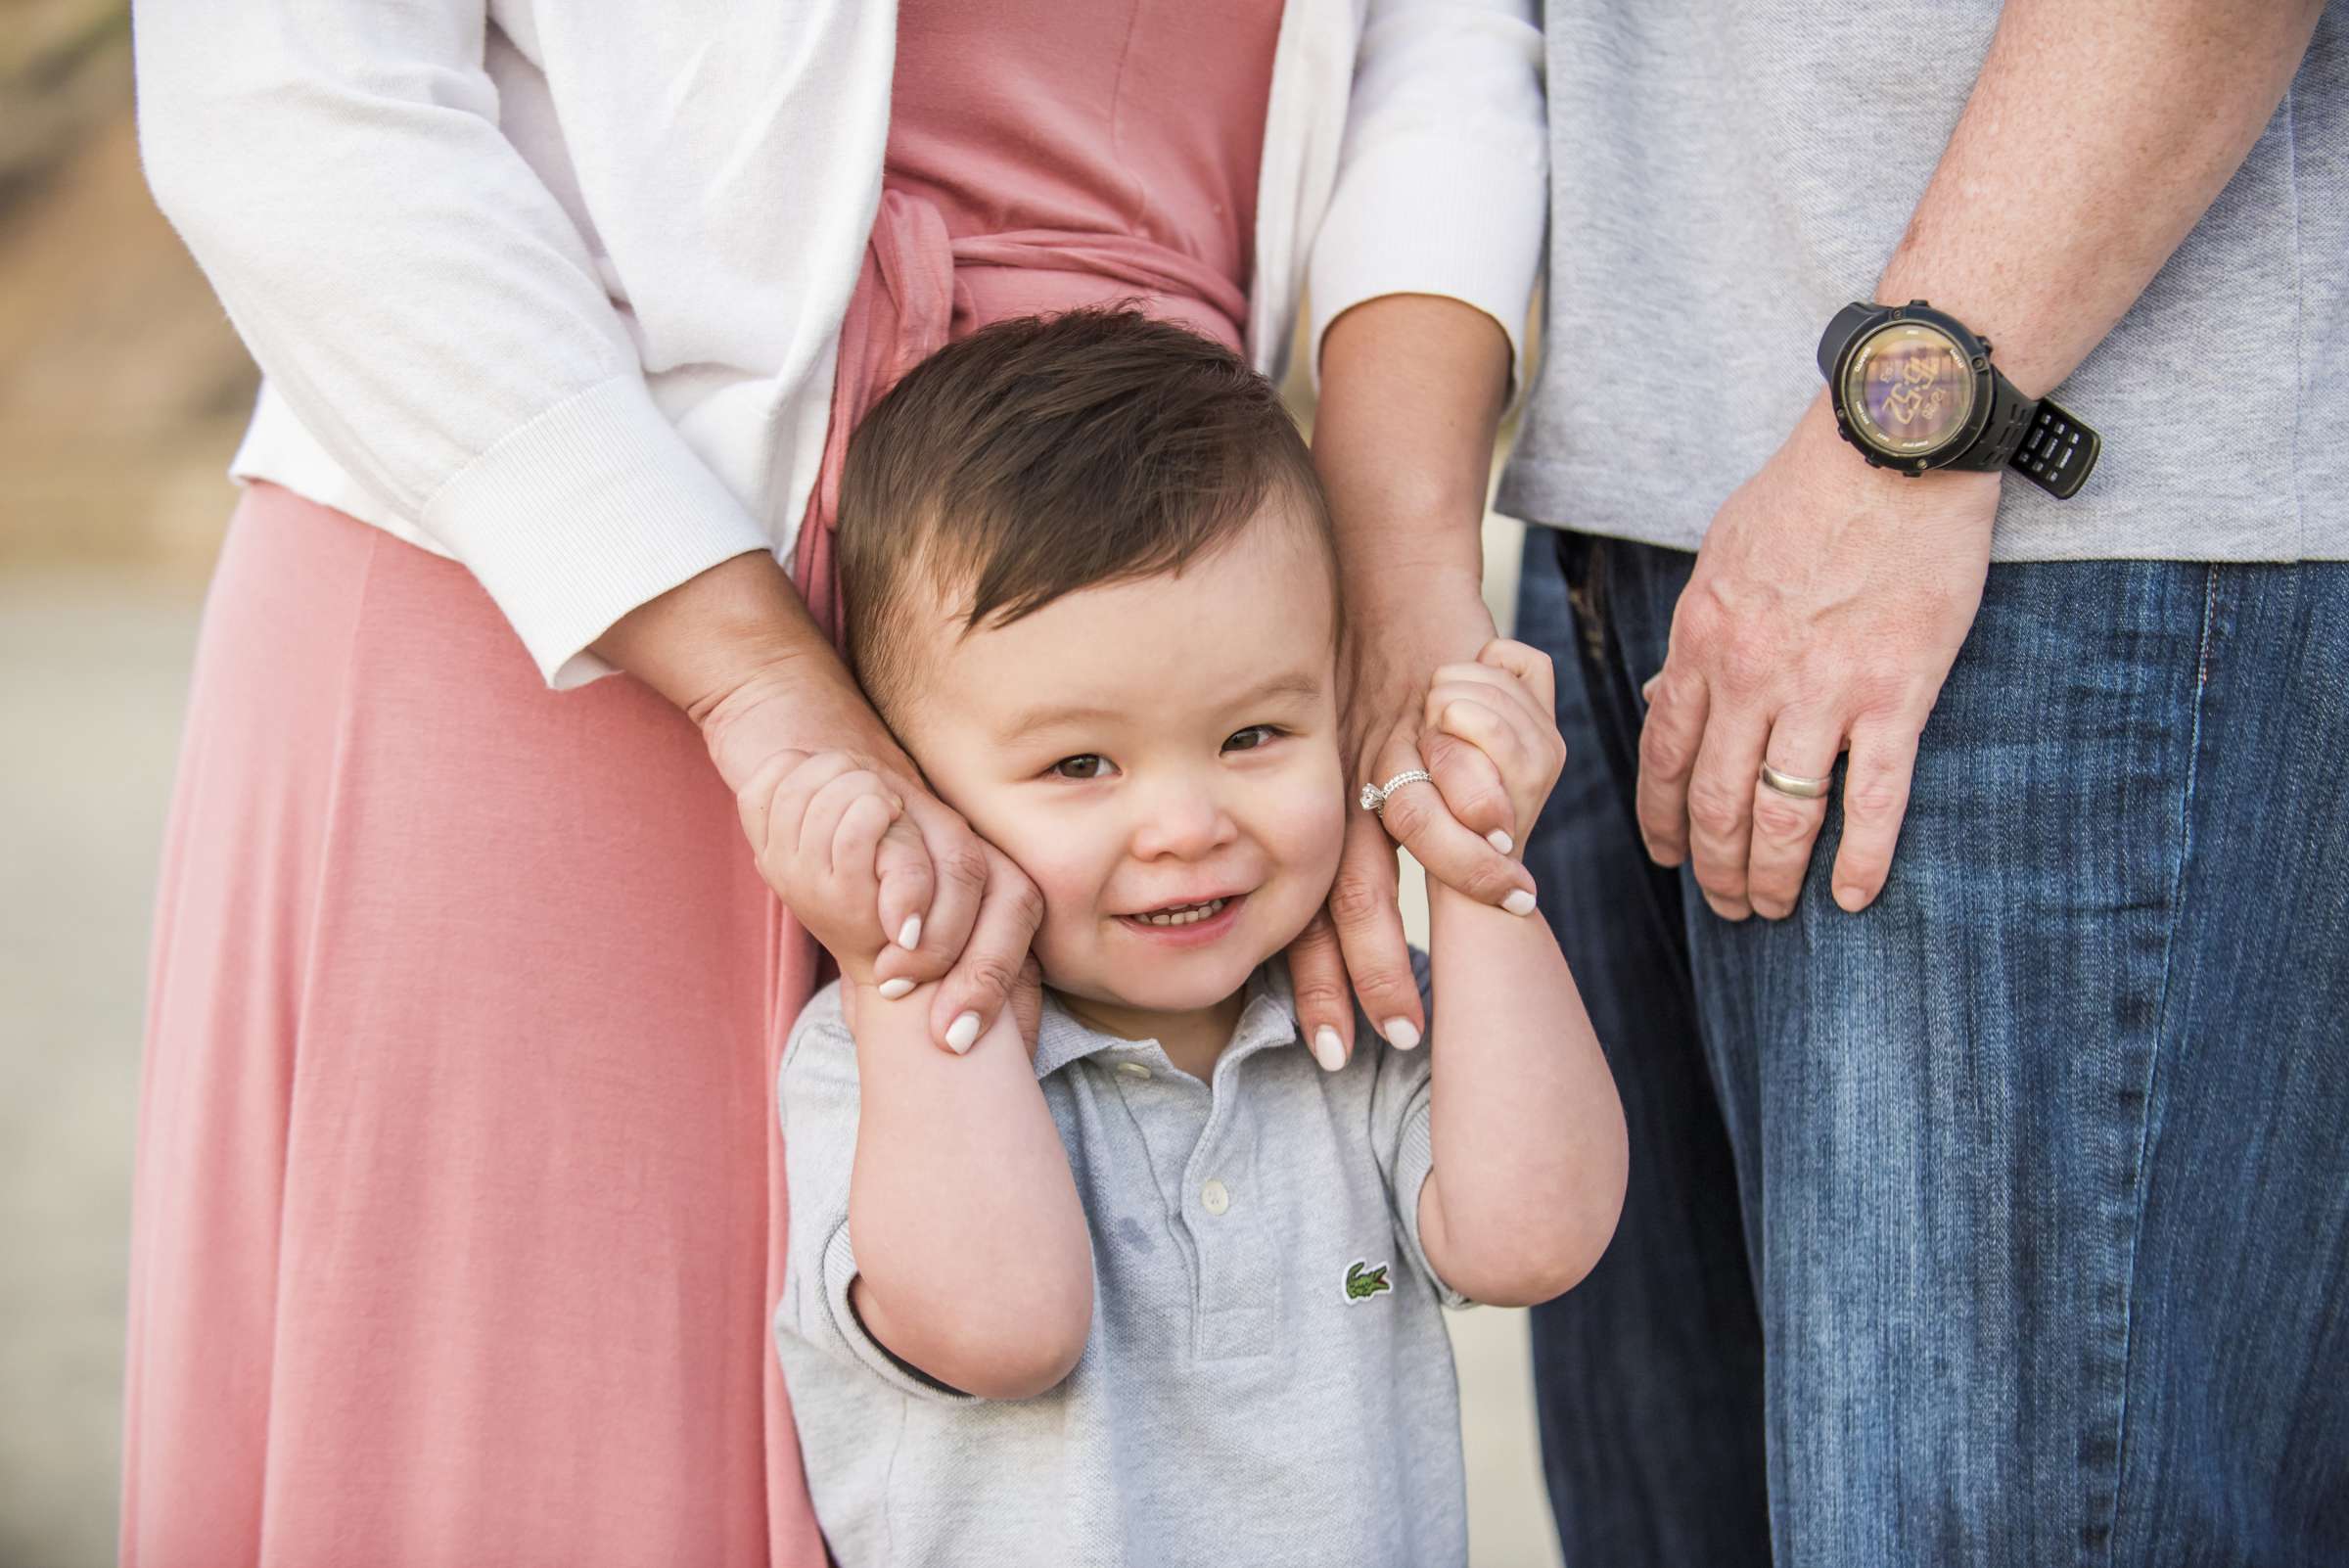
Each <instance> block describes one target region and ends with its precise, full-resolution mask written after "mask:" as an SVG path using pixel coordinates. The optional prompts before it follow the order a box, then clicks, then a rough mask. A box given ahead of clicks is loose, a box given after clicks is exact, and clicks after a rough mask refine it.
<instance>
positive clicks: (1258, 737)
mask: <svg viewBox="0 0 2349 1568" xmlns="http://www.w3.org/2000/svg"><path fill="white" fill-rule="evenodd" d="M1279 734H1280V731H1279V730H1278V729H1275V728H1274V727H1273V726H1272V725H1270V724H1251V725H1249V726H1248V727H1247V728H1246V729H1242V730H1235V731H1233V732H1232V734H1231V735H1230V737H1229V738H1228V739H1226V740H1225V741H1224V742H1223V749H1224V750H1225V751H1227V752H1253V751H1255V750H1256V749H1257V748H1258V747H1259V746H1263V745H1265V744H1266V743H1267V742H1269V741H1270V740H1272V739H1273V738H1274V737H1275V736H1277V735H1279Z"/></svg>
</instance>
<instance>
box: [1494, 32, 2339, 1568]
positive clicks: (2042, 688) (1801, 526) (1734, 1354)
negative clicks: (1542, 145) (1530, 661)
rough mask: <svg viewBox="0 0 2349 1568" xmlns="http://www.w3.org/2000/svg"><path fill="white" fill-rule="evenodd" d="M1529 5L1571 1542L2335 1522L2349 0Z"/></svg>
mask: <svg viewBox="0 0 2349 1568" xmlns="http://www.w3.org/2000/svg"><path fill="white" fill-rule="evenodd" d="M1548 28H1549V37H1548V46H1547V47H1548V69H1549V94H1550V115H1551V140H1552V175H1551V178H1552V193H1553V208H1552V213H1553V216H1552V225H1551V236H1552V238H1551V255H1550V263H1549V265H1550V273H1549V295H1548V304H1547V310H1548V320H1547V333H1546V345H1547V349H1548V353H1547V355H1546V360H1547V362H1546V364H1545V366H1544V368H1543V372H1542V378H1541V380H1540V382H1539V383H1538V384H1537V386H1536V388H1535V390H1534V392H1533V397H1532V401H1531V403H1530V405H1529V409H1528V413H1527V416H1526V422H1525V432H1524V435H1523V437H1522V438H1521V441H1520V444H1519V447H1518V450H1517V453H1516V455H1515V457H1514V459H1513V461H1512V463H1511V465H1510V467H1509V469H1508V471H1507V473H1506V475H1505V477H1504V479H1503V482H1502V486H1501V496H1500V502H1499V504H1500V506H1501V508H1502V510H1504V511H1508V512H1511V513H1513V514H1515V515H1518V516H1522V517H1526V518H1529V519H1532V520H1534V521H1536V522H1538V523H1544V524H1549V525H1552V526H1554V528H1556V529H1562V530H1573V531H1551V530H1542V529H1537V530H1533V535H1532V537H1531V539H1530V540H1529V543H1528V546H1527V559H1528V568H1529V570H1528V578H1527V588H1526V595H1527V599H1526V606H1525V613H1524V616H1523V618H1522V619H1521V622H1520V625H1519V634H1520V635H1521V636H1525V637H1527V638H1529V640H1536V641H1542V640H1544V639H1545V638H1546V640H1547V642H1548V645H1549V646H1551V647H1552V649H1553V651H1554V653H1555V655H1556V657H1557V659H1558V663H1559V693H1560V695H1559V702H1560V720H1561V726H1562V728H1563V729H1564V732H1565V734H1566V736H1567V740H1568V743H1569V746H1570V747H1571V748H1573V750H1574V756H1573V757H1572V759H1571V760H1570V761H1569V763H1568V771H1567V776H1566V778H1565V779H1564V780H1563V781H1561V784H1560V786H1559V788H1558V790H1557V792H1556V794H1555V795H1554V796H1553V797H1552V800H1551V806H1550V809H1549V812H1548V814H1547V815H1546V816H1545V818H1544V820H1543V824H1542V825H1541V828H1540V830H1539V831H1538V833H1537V842H1536V844H1535V846H1534V848H1533V850H1532V852H1531V853H1530V855H1529V863H1530V864H1531V865H1532V866H1533V868H1534V870H1535V872H1536V874H1537V877H1538V879H1539V881H1540V885H1541V902H1542V907H1543V909H1544V910H1545V911H1547V912H1548V914H1549V916H1550V918H1551V919H1552V920H1553V921H1554V922H1555V923H1556V925H1557V929H1558V932H1559V936H1560V938H1561V940H1562V942H1563V943H1564V945H1565V948H1566V951H1567V954H1568V956H1569V958H1570V959H1571V960H1572V962H1573V964H1574V966H1575V970H1576V973H1577V974H1578V975H1579V976H1580V977H1581V978H1582V981H1583V984H1584V986H1585V988H1586V991H1587V993H1588V995H1589V1001H1590V1005H1591V1008H1592V1011H1593V1014H1594V1016H1595V1018H1596V1020H1597V1023H1598V1029H1599V1035H1600V1038H1602V1039H1603V1040H1605V1041H1606V1042H1607V1043H1608V1046H1609V1050H1610V1055H1611V1057H1612V1060H1613V1065H1614V1067H1615V1071H1616V1075H1617V1078H1618V1080H1619V1082H1620V1083H1621V1084H1622V1086H1623V1096H1624V1101H1625V1105H1626V1110H1627V1113H1628V1114H1629V1116H1630V1118H1631V1130H1632V1137H1633V1148H1634V1152H1633V1175H1632V1191H1631V1195H1630V1199H1629V1201H1628V1203H1627V1206H1626V1209H1625V1214H1624V1219H1623V1222H1622V1226H1621V1229H1620V1231H1619V1234H1618V1238H1617V1241H1616V1244H1615V1248H1614V1250H1613V1252H1612V1253H1611V1254H1610V1255H1609V1256H1608V1258H1607V1259H1606V1260H1605V1261H1604V1262H1602V1263H1601V1265H1600V1266H1599V1268H1598V1269H1597V1271H1596V1272H1595V1273H1594V1274H1593V1275H1592V1276H1591V1278H1590V1280H1589V1282H1588V1283H1587V1284H1586V1285H1585V1287H1584V1288H1582V1289H1579V1290H1577V1291H1576V1292H1575V1293H1574V1294H1573V1295H1572V1296H1571V1297H1570V1298H1568V1299H1566V1300H1564V1301H1562V1302H1560V1303H1557V1304H1554V1305H1552V1306H1551V1307H1549V1308H1546V1309H1543V1310H1542V1311H1541V1312H1540V1313H1539V1314H1537V1317H1536V1325H1535V1358H1536V1368H1537V1373H1538V1376H1539V1379H1540V1383H1541V1399H1542V1417H1543V1444H1544V1450H1545V1454H1546V1464H1547V1468H1548V1474H1549V1483H1550V1489H1551V1498H1552V1502H1553V1504H1554V1506H1555V1508H1556V1511H1557V1515H1558V1522H1559V1528H1560V1532H1561V1535H1562V1538H1563V1541H1564V1544H1565V1547H1566V1556H1567V1559H1568V1560H1569V1561H1570V1562H1573V1563H1577V1564H1587V1563H1610V1564H1619V1563H1671V1564H1681V1563H1689V1564H1695V1563H1702V1564H1707V1565H1720V1564H1731V1563H1740V1562H1767V1561H1771V1560H1773V1555H1774V1560H1775V1561H1777V1562H1779V1563H1783V1564H1803V1565H1805V1568H1813V1565H1821V1564H1830V1565H1837V1564H1852V1565H1862V1564H1865V1565H1870V1568H1873V1565H1879V1564H1894V1563H1900V1564H1910V1563H1935V1564H1940V1563H1985V1564H1993V1563H1995V1564H2025V1563H2029V1564H2043V1563H2055V1562H2075V1561H2077V1562H2096V1563H2110V1562H2119V1563H2145V1564H2152V1563H2162V1564H2170V1563H2182V1562H2192V1563H2238V1562H2241V1563H2247V1562H2252V1561H2258V1562H2261V1563H2280V1562H2318V1561H2326V1562H2337V1561H2343V1560H2349V1396H2344V1395H2343V1393H2342V1392H2341V1390H2342V1389H2343V1387H2344V1383H2343V1379H2342V1376H2341V1373H2340V1368H2341V1367H2342V1366H2343V1365H2344V1364H2349V1152H2344V1139H2343V1129H2344V1127H2345V1126H2349V766H2345V765H2344V763H2349V564H2343V563H2344V562H2349V314H2345V307H2349V4H2344V3H2334V4H2332V5H2329V6H2326V5H2325V4H2323V3H2321V0H2111V3H2106V4H2100V5H2094V6H2089V5H2082V4H2080V3H2078V0H2007V3H2006V4H2005V5H2004V7H2001V6H1999V5H1996V4H1992V3H1991V0H1870V3H1868V4H1865V5H1862V4H1858V3H1855V0H1813V3H1810V4H1802V5H1796V4H1785V3H1770V4H1763V5H1755V4H1751V3H1747V4H1731V3H1729V0H1676V3H1670V4H1659V3H1655V0H1581V3H1568V0H1557V3H1553V4H1552V5H1551V6H1550V7H1549V16H1548ZM1911 301H1926V302H1928V303H1927V304H1926V305H1923V306H1918V307H1911ZM1855 302H1857V306H1858V307H1857V308H1851V309H1847V308H1846V307H1847V306H1853V305H1854V304H1855ZM1822 340H1823V341H1822ZM1822 371H1823V372H1824V378H1823V379H1822ZM2050 392H2054V393H2057V401H2056V402H2054V403H2050V404H2047V405H2044V406H2043V405H2041V404H2040V403H2039V402H2038V400H2039V399H2043V398H2046V397H2048V395H2049V394H2050ZM1847 433H1848V435H1847ZM2099 438H2100V440H2099ZM2018 454H2019V455H2018ZM2018 464H2019V465H2020V466H2019V467H2018V466H2017V465H2018ZM2083 475H2085V476H2086V479H2085V483H2082V476H2083ZM2059 496H2063V497H2065V498H2058V497H2059ZM1689 551H1694V554H1693V555H1691V554H1689V553H1687V552H1689ZM1553 557H1554V558H1555V559H1556V560H1557V561H1559V562H1562V565H1563V568H1564V577H1565V588H1566V589H1570V590H1571V596H1572V609H1571V613H1570V614H1569V613H1568V612H1567V610H1566V604H1565V601H1566V598H1567V592H1566V591H1563V590H1562V589H1561V588H1560V585H1559V576H1558V573H1557V570H1556V568H1555V567H1553V566H1552V565H1551V561H1552V559H1553ZM1545 569H1546V570H1545Z"/></svg>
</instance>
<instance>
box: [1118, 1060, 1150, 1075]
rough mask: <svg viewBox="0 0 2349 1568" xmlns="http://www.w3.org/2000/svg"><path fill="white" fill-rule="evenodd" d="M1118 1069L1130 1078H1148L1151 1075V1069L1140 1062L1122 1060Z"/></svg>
mask: <svg viewBox="0 0 2349 1568" xmlns="http://www.w3.org/2000/svg"><path fill="white" fill-rule="evenodd" d="M1118 1071H1119V1072H1121V1073H1123V1074H1125V1075H1126V1076H1127V1077H1128V1078H1148V1077H1149V1076H1150V1069H1149V1068H1148V1067H1147V1066H1145V1065H1143V1064H1142V1063H1140V1062H1120V1063H1119V1064H1118Z"/></svg>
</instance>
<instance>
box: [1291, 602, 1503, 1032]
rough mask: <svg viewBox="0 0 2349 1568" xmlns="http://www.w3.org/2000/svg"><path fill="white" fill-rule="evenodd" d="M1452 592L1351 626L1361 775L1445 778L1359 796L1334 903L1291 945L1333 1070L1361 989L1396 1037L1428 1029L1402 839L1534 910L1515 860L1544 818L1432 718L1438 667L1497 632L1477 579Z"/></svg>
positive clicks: (1418, 854) (1455, 880) (1463, 885)
mask: <svg viewBox="0 0 2349 1568" xmlns="http://www.w3.org/2000/svg"><path fill="white" fill-rule="evenodd" d="M1454 597H1455V599H1456V601H1457V602H1456V603H1447V602H1445V601H1444V600H1443V599H1442V597H1441V596H1438V595H1432V594H1431V595H1425V596H1423V598H1422V600H1421V604H1420V609H1421V612H1422V613H1421V615H1420V616H1418V617H1416V618H1413V619H1411V620H1408V621H1405V620H1402V619H1393V620H1386V619H1383V618H1382V619H1380V620H1376V621H1373V622H1372V623H1371V624H1372V625H1373V626H1383V631H1380V632H1375V633H1374V632H1372V631H1370V630H1368V629H1365V627H1364V625H1363V624H1362V623H1360V622H1353V623H1350V626H1349V631H1348V649H1347V661H1346V663H1347V670H1348V677H1347V682H1346V692H1347V702H1346V715H1345V719H1344V724H1343V728H1344V732H1345V735H1346V746H1345V755H1346V757H1347V758H1348V760H1349V764H1350V766H1351V769H1352V771H1351V772H1350V773H1349V775H1348V777H1349V779H1350V781H1353V782H1355V783H1359V782H1365V781H1366V782H1369V783H1373V784H1383V783H1385V782H1386V781H1387V780H1388V779H1390V778H1393V777H1394V776H1395V775H1396V774H1398V773H1402V772H1405V771H1407V770H1408V769H1411V768H1416V767H1424V768H1426V769H1427V771H1428V772H1429V773H1431V774H1433V775H1434V776H1435V780H1436V782H1435V784H1434V785H1433V786H1430V785H1426V784H1406V785H1405V786H1403V788H1401V789H1399V790H1397V791H1396V792H1395V794H1394V795H1393V796H1392V797H1391V798H1390V799H1389V800H1388V802H1387V807H1386V809H1385V810H1384V812H1372V811H1365V810H1361V809H1359V807H1357V806H1356V805H1355V804H1354V803H1353V802H1351V801H1349V802H1348V803H1347V820H1346V847H1345V850H1344V851H1343V853H1342V854H1341V856H1340V858H1339V861H1338V876H1337V881H1336V883H1335V884H1334V885H1333V886H1332V887H1331V889H1330V895H1329V903H1328V906H1327V907H1326V909H1324V911H1323V912H1322V913H1321V914H1320V915H1318V916H1316V917H1315V918H1314V920H1313V924H1311V925H1309V926H1307V927H1306V929H1305V931H1304V932H1303V933H1302V934H1301V935H1299V937H1298V938H1297V940H1296V941H1295V942H1293V943H1291V944H1290V945H1289V949H1288V953H1289V970H1290V976H1291V980H1292V983H1293V985H1294V988H1295V991H1296V995H1297V1012H1298V1022H1299V1024H1300V1026H1301V1027H1302V1028H1303V1029H1304V1030H1305V1033H1306V1038H1307V1039H1309V1040H1311V1041H1313V1059H1314V1060H1315V1061H1318V1062H1319V1063H1320V1064H1321V1065H1322V1066H1323V1067H1326V1068H1329V1069H1331V1070H1332V1071H1334V1070H1336V1069H1337V1068H1339V1067H1342V1066H1344V1065H1345V1062H1346V1058H1347V1055H1348V1054H1349V1053H1350V1052H1351V1051H1352V1049H1353V1043H1354V1041H1353V1023H1354V999H1355V998H1356V997H1357V996H1359V998H1360V999H1361V1004H1362V1010H1363V1012H1364V1013H1365V1014H1366V1015H1367V1016H1368V1017H1371V1018H1374V1019H1377V1020H1379V1033H1380V1034H1381V1035H1382V1036H1384V1037H1385V1038H1386V1039H1387V1040H1388V1042H1389V1043H1391V1044H1394V1045H1397V1046H1400V1047H1401V1048H1403V1049H1405V1050H1408V1049H1410V1048H1411V1047H1413V1046H1415V1045H1417V1044H1418V1043H1419V1039H1420V1036H1421V1034H1422V1032H1423V1031H1424V1030H1425V1028H1426V1015H1425V1011H1424V1009H1423V1008H1422V1007H1421V1005H1420V1001H1419V985H1418V982H1417V981H1416V980H1415V979H1413V978H1412V975H1411V954H1410V947H1409V945H1408V944H1407V943H1406V942H1405V938H1404V931H1403V913H1402V910H1401V909H1400V907H1399V906H1398V905H1397V903H1396V895H1397V886H1398V881H1399V872H1398V868H1397V866H1396V861H1395V847H1396V845H1397V844H1398V843H1401V844H1402V845H1403V847H1404V848H1405V849H1407V850H1409V851H1410V852H1411V857H1412V858H1413V859H1415V860H1417V861H1418V862H1419V863H1420V865H1421V866H1423V867H1424V868H1425V869H1426V871H1427V874H1428V876H1429V877H1431V878H1433V879H1434V880H1436V881H1438V882H1443V883H1446V884H1449V885H1450V886H1451V887H1455V888H1457V889H1459V890H1460V891H1461V892H1462V893H1464V894H1466V895H1468V896H1469V897H1470V898H1473V899H1479V900H1480V901H1482V902H1485V903H1496V904H1503V905H1504V906H1505V907H1508V908H1509V909H1510V910H1511V911H1512V912H1519V913H1521V912H1528V911H1531V910H1532V909H1533V907H1534V897H1535V896H1534V887H1533V874H1532V873H1531V872H1529V871H1527V870H1526V869H1525V867H1524V866H1523V865H1521V864H1519V863H1517V862H1516V861H1514V860H1512V859H1510V858H1509V857H1508V855H1509V853H1510V852H1511V851H1513V850H1514V849H1515V848H1516V846H1517V841H1518V839H1519V837H1521V836H1522V834H1523V832H1524V830H1525V829H1526V828H1528V827H1531V826H1532V821H1533V819H1532V818H1531V817H1527V818H1526V819H1525V820H1524V821H1523V822H1522V823H1521V822H1519V821H1518V819H1517V813H1516V810H1515V808H1514V807H1513V806H1512V805H1511V803H1510V801H1509V797H1508V792H1507V791H1506V790H1505V789H1504V788H1503V787H1502V784H1501V780H1500V774H1499V772H1498V771H1497V769H1496V768H1495V767H1494V766H1493V764H1492V762H1491V761H1489V760H1487V758H1486V757H1485V756H1484V754H1483V753H1481V752H1479V751H1478V750H1477V749H1476V747H1475V746H1473V745H1471V744H1470V743H1468V742H1467V741H1464V740H1461V739H1459V738H1458V737H1456V736H1453V735H1449V734H1446V733H1444V731H1442V730H1441V729H1439V728H1437V727H1436V726H1435V725H1434V724H1432V723H1431V722H1430V721H1429V715H1428V713H1427V695H1428V690H1429V688H1430V686H1431V685H1432V684H1433V681H1434V677H1435V672H1436V671H1437V670H1439V669H1443V668H1445V667H1446V666H1448V665H1451V664H1456V663H1458V662H1459V661H1461V660H1464V659H1470V658H1473V657H1474V656H1475V654H1476V652H1477V650H1478V649H1480V648H1482V647H1484V646H1485V645H1486V644H1488V643H1489V642H1491V641H1492V639H1493V620H1492V617H1491V616H1490V615H1488V614H1487V613H1486V611H1485V606H1484V601H1483V600H1482V599H1481V598H1479V597H1477V596H1476V595H1475V593H1474V592H1473V590H1472V589H1471V591H1468V592H1466V593H1464V594H1461V595H1455V596H1454ZM1352 603H1353V601H1352V599H1351V598H1350V600H1349V604H1350V606H1351V604H1352ZM1390 835H1391V836H1390ZM1504 846H1505V848H1504ZM1509 899H1516V900H1517V902H1515V903H1509V902H1508V900H1509Z"/></svg>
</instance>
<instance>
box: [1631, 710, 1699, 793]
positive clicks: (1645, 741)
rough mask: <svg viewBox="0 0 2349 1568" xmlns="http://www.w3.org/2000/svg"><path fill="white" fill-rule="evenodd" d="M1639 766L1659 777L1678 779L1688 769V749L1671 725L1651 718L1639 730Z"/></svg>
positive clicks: (1650, 774) (1645, 771) (1642, 769)
mask: <svg viewBox="0 0 2349 1568" xmlns="http://www.w3.org/2000/svg"><path fill="white" fill-rule="evenodd" d="M1639 767H1640V770H1641V771H1642V772H1644V773H1646V774H1648V775H1649V776H1651V777H1653V778H1657V779H1665V780H1678V779H1679V778H1681V775H1682V774H1684V773H1686V772H1687V770H1688V751H1687V748H1686V747H1684V746H1682V745H1681V737H1680V735H1679V734H1678V733H1677V732H1676V731H1674V730H1673V729H1672V728H1671V726H1669V725H1667V724H1662V723H1658V722H1655V721H1653V720H1651V721H1650V722H1648V723H1647V724H1645V725H1643V726H1641V728H1640V731H1639Z"/></svg>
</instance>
